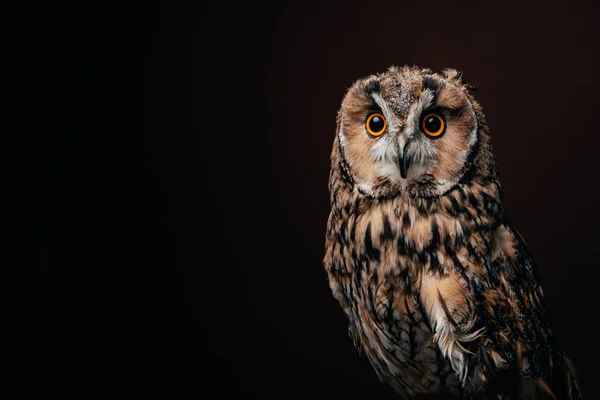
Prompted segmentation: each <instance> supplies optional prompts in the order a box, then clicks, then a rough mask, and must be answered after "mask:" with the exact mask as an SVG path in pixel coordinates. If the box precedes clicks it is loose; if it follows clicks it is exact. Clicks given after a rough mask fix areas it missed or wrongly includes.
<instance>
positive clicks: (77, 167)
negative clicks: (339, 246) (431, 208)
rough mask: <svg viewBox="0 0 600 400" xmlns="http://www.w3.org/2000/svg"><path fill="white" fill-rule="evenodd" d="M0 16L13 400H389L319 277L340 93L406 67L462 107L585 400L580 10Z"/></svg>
mask: <svg viewBox="0 0 600 400" xmlns="http://www.w3.org/2000/svg"><path fill="white" fill-rule="evenodd" d="M14 4H16V2H15V3H13V4H12V5H11V6H9V7H8V10H9V11H10V12H8V13H7V14H6V15H7V16H8V19H12V20H13V22H16V23H13V24H11V25H10V26H9V27H8V29H7V35H8V36H5V38H7V39H8V40H7V42H9V44H8V46H9V47H10V49H11V50H14V54H15V56H14V57H12V58H10V57H7V58H10V59H11V60H12V61H15V62H14V63H11V64H13V65H14V71H13V72H14V73H15V74H14V75H11V76H14V77H17V76H18V78H15V80H13V81H12V83H13V84H14V87H12V86H11V88H13V89H15V90H14V96H13V97H12V98H10V102H11V103H12V107H11V108H9V110H13V111H11V112H9V113H8V114H11V115H9V117H13V118H14V120H15V121H14V122H17V123H18V124H16V125H17V126H18V127H16V128H14V130H13V131H14V132H15V135H12V136H14V137H18V138H19V139H23V140H22V142H23V143H22V145H23V147H21V148H22V149H24V150H25V151H24V152H23V157H18V158H19V162H18V163H16V164H14V165H13V169H12V170H14V171H17V172H23V173H24V174H25V175H24V176H26V178H23V179H20V178H17V179H16V180H15V181H16V183H17V185H18V186H17V188H18V189H17V190H16V191H15V192H16V193H17V194H20V195H21V196H18V202H19V203H21V204H20V205H25V207H26V208H27V209H28V211H26V212H24V213H22V214H19V217H18V218H19V219H20V221H21V223H20V224H19V228H17V230H16V231H15V234H14V236H15V237H16V238H17V240H18V241H20V242H21V244H22V245H23V244H24V246H23V247H20V246H19V247H17V250H18V251H19V252H20V254H21V261H33V263H32V264H31V265H33V267H27V268H25V269H23V271H24V272H25V273H24V276H23V277H24V278H25V279H24V281H23V282H24V283H25V284H24V285H23V286H22V287H19V289H18V290H15V294H16V296H15V298H14V301H11V302H10V303H9V308H10V309H11V310H12V311H14V312H13V314H14V316H15V317H16V319H15V322H14V324H11V325H10V327H12V328H16V329H14V330H11V331H14V332H15V336H14V338H15V339H16V340H15V341H12V342H9V346H10V347H11V348H12V349H13V350H15V351H14V353H15V355H16V357H14V358H11V359H10V361H9V363H8V368H9V370H10V372H12V374H10V375H8V376H10V378H9V380H10V381H11V382H13V383H16V386H15V387H16V388H18V390H19V391H20V393H21V394H22V395H25V394H27V393H29V392H32V391H39V392H40V393H45V394H57V395H61V396H62V397H63V398H65V397H74V398H81V399H83V398H95V397H101V398H117V397H119V398H120V397H127V398H137V397H138V396H144V397H160V398H225V397H227V396H229V395H235V396H243V397H244V398H261V399H271V398H273V399H275V398H290V399H292V398H293V399H295V398H302V399H305V398H329V399H363V398H382V399H383V398H393V396H392V392H391V390H390V389H388V388H387V387H386V386H385V385H383V384H381V383H379V381H378V379H377V377H376V376H375V373H374V372H373V370H372V369H371V367H370V365H369V363H368V361H367V360H366V359H364V358H361V357H359V356H358V355H357V351H356V350H355V349H354V348H353V346H352V344H351V342H350V339H349V338H348V335H347V331H346V321H345V319H344V316H343V314H342V311H341V309H340V308H339V306H338V304H337V303H336V302H335V300H334V299H333V297H332V296H331V293H330V290H329V287H328V284H327V280H326V276H325V272H324V270H323V268H322V265H321V259H322V257H323V246H324V233H325V222H326V219H327V214H328V206H329V204H328V193H327V179H328V169H329V153H330V150H331V143H332V140H333V135H334V129H335V114H336V111H337V109H338V107H339V105H340V102H341V100H342V97H343V95H344V93H345V90H346V89H347V88H348V87H349V86H350V85H351V84H352V83H353V82H354V80H356V79H357V78H359V77H362V76H365V75H369V74H371V73H375V72H381V71H384V70H385V69H386V68H387V67H389V66H390V65H403V64H417V65H421V66H424V67H429V68H432V69H434V70H440V69H441V68H444V67H455V68H458V69H460V70H462V71H463V72H464V74H465V75H466V77H467V78H468V80H469V81H470V83H471V84H473V85H475V86H477V88H478V94H477V98H478V99H479V101H480V103H481V104H482V106H483V107H484V110H486V114H487V117H488V122H489V125H490V127H491V132H492V137H493V144H494V148H495V152H496V154H497V159H498V163H499V167H500V173H501V179H502V182H503V185H504V189H505V205H506V208H507V209H508V212H509V214H510V215H511V217H512V219H513V222H514V223H515V225H516V227H517V229H519V231H520V232H521V233H522V235H523V236H524V238H525V239H526V240H527V242H528V244H529V246H530V249H531V251H532V252H533V254H534V256H535V257H536V260H537V263H538V265H539V269H540V274H541V277H542V283H543V286H544V289H545V293H546V297H547V300H548V303H549V307H550V312H551V315H552V316H553V319H554V324H555V327H556V332H557V334H558V336H559V338H560V340H561V342H562V344H563V346H564V347H565V349H566V352H567V353H568V355H569V356H570V357H571V358H572V360H573V362H574V364H575V366H576V367H577V369H578V371H579V374H580V384H581V386H582V388H583V389H584V392H585V394H586V395H587V398H590V399H592V398H597V397H598V396H600V393H599V392H598V390H597V389H595V388H594V387H593V383H594V378H595V372H596V367H595V365H596V362H595V360H596V359H597V358H598V357H599V356H600V350H599V349H598V347H597V345H596V342H597V332H596V330H595V329H594V325H595V324H596V323H597V321H595V320H596V315H595V313H596V309H595V308H596V306H597V304H596V303H597V296H596V295H597V286H598V285H597V282H598V281H597V279H598V274H597V272H596V271H597V268H598V262H597V258H596V257H595V255H596V251H597V250H596V247H597V242H598V239H599V238H600V233H598V229H597V226H598V223H599V222H600V216H599V215H598V211H597V209H598V208H597V199H598V197H597V196H596V193H597V189H596V187H597V186H598V184H597V177H598V163H597V160H598V158H597V151H598V145H599V143H600V141H599V139H598V138H599V129H598V110H599V109H600V96H598V91H599V89H600V84H599V80H598V74H597V72H596V71H598V69H599V68H600V57H599V53H600V52H599V51H598V47H599V45H600V35H599V34H600V24H598V22H597V20H598V14H599V12H598V11H599V9H598V6H595V5H593V2H588V3H584V2H579V3H575V2H572V3H568V4H567V3H564V4H561V5H553V4H550V3H538V4H529V3H527V4H526V3H525V2H521V3H515V4H513V5H507V4H506V3H504V4H505V6H504V8H493V6H491V5H488V6H485V7H484V6H482V5H477V6H476V5H474V4H476V3H474V4H473V5H470V4H467V3H464V4H461V3H455V2H441V1H429V2H426V3H419V2H404V1H396V2H394V1H388V2H384V1H375V2H366V1H364V2H354V3H352V2H328V3H327V4H322V3H319V2H316V1H305V2H299V1H298V2H292V1H287V2H277V3H275V2H272V3H267V2H253V3H237V4H234V3H228V4H223V5H220V6H219V5H217V4H216V3H213V4H210V5H202V4H201V2H188V3H184V2H156V1H148V2H145V3H143V4H142V3H138V4H131V3H120V4H110V3H98V4H93V3H86V4H85V5H83V4H79V5H72V4H69V5H56V4H52V5H49V4H46V5H44V6H40V7H34V6H30V7H29V8H26V9H25V10H24V13H19V16H18V17H17V16H16V15H17V13H16V11H15V10H16V8H15V6H14ZM13 11H15V14H14V15H13V14H12V12H13ZM19 11H20V10H19ZM21 106H25V107H21ZM18 110H20V111H18ZM39 161H41V162H39ZM13 175H15V174H13ZM39 177H41V178H42V180H41V184H42V185H41V186H39V187H38V186H35V184H34V178H35V179H37V178H39ZM30 223H33V224H34V225H33V228H32V229H30V228H29V227H30V226H32V225H30ZM21 238H23V240H20V239H21ZM25 238H26V239H25ZM8 283H9V285H10V284H11V282H10V281H9V282H8Z"/></svg>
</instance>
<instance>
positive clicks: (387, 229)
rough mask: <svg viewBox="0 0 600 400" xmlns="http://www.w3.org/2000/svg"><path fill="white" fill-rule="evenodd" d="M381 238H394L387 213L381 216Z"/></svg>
mask: <svg viewBox="0 0 600 400" xmlns="http://www.w3.org/2000/svg"><path fill="white" fill-rule="evenodd" d="M382 239H383V240H393V239H394V233H393V232H392V226H391V225H390V220H389V219H388V216H387V215H384V216H383V234H382Z"/></svg>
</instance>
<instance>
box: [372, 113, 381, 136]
mask: <svg viewBox="0 0 600 400" xmlns="http://www.w3.org/2000/svg"><path fill="white" fill-rule="evenodd" d="M369 128H371V130H372V131H373V132H381V130H382V129H383V119H381V118H380V117H377V116H375V117H373V118H371V121H370V122H369Z"/></svg>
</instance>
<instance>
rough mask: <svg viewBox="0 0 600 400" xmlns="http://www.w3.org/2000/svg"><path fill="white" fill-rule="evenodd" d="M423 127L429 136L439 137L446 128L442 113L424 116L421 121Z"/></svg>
mask: <svg viewBox="0 0 600 400" xmlns="http://www.w3.org/2000/svg"><path fill="white" fill-rule="evenodd" d="M421 128H422V129H423V132H425V134H426V135H427V136H431V137H438V136H441V134H442V133H444V130H445V129H446V122H445V121H444V118H442V116H441V115H439V114H435V113H431V114H427V115H426V116H424V117H423V120H422V121H421Z"/></svg>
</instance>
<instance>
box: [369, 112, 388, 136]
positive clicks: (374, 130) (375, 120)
mask: <svg viewBox="0 0 600 400" xmlns="http://www.w3.org/2000/svg"><path fill="white" fill-rule="evenodd" d="M366 126H367V132H369V135H371V136H380V135H381V134H383V132H385V128H386V127H387V124H386V122H385V117H384V116H383V114H381V113H373V114H371V115H369V117H368V118H367V123H366Z"/></svg>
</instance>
